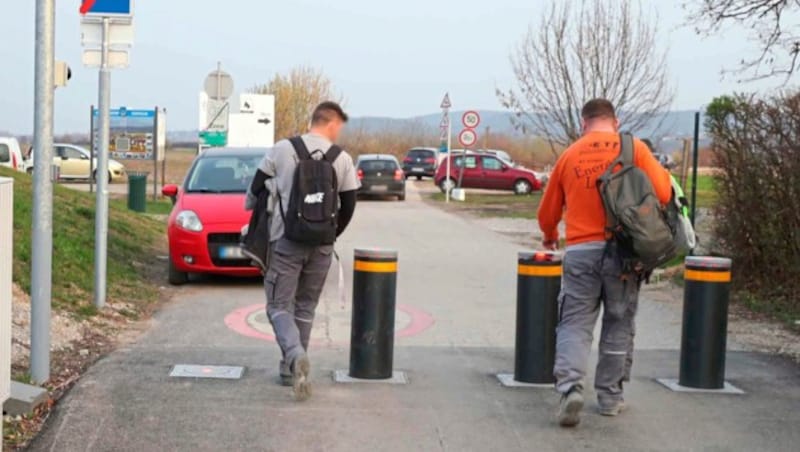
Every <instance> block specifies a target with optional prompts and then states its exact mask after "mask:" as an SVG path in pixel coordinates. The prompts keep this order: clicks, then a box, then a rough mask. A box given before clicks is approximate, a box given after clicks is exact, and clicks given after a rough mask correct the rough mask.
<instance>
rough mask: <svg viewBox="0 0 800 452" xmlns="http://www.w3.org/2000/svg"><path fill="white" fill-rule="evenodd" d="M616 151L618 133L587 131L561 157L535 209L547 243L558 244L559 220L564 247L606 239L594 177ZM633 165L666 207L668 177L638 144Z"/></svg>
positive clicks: (612, 157) (668, 186)
mask: <svg viewBox="0 0 800 452" xmlns="http://www.w3.org/2000/svg"><path fill="white" fill-rule="evenodd" d="M619 151H620V141H619V134H617V133H613V132H589V133H587V134H586V135H584V136H583V137H582V138H581V139H579V140H578V141H576V142H575V143H574V144H573V145H572V146H570V147H569V148H567V150H566V151H564V153H563V154H561V157H560V158H559V159H558V162H556V166H555V168H553V172H552V174H551V175H550V180H549V182H548V183H547V188H546V190H545V193H544V197H543V198H542V202H541V204H540V205H539V214H538V219H539V227H540V228H541V229H542V232H543V233H544V239H545V240H546V241H557V240H558V238H559V237H558V224H559V223H560V222H561V219H562V216H563V218H564V221H565V222H566V225H567V246H569V245H577V244H579V243H586V242H602V241H605V240H606V235H605V228H606V211H605V208H604V207H603V200H602V199H601V198H600V192H599V191H598V189H597V178H598V177H600V176H602V175H603V173H605V171H606V169H608V167H609V165H611V163H612V162H613V161H614V160H615V159H616V158H617V157H618V156H619ZM633 163H634V165H636V166H637V167H639V168H641V169H642V170H643V171H644V172H645V173H646V174H647V176H648V177H649V178H650V181H651V182H652V183H653V188H654V189H655V192H656V196H657V197H658V199H659V200H660V201H661V203H662V204H667V203H668V202H669V200H670V198H671V197H672V182H671V179H670V175H669V172H667V170H666V169H664V167H662V166H661V164H660V163H659V162H658V160H656V158H655V157H654V156H653V154H652V153H651V152H650V149H649V148H648V147H647V145H646V144H644V143H643V142H641V141H639V140H637V139H634V149H633Z"/></svg>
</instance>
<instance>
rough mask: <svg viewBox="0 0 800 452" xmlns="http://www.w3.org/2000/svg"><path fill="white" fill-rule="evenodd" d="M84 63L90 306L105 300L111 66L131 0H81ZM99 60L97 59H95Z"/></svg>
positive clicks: (126, 43) (129, 20)
mask: <svg viewBox="0 0 800 452" xmlns="http://www.w3.org/2000/svg"><path fill="white" fill-rule="evenodd" d="M80 13H81V15H82V16H83V17H82V19H81V31H82V33H81V34H82V38H81V41H82V44H83V46H84V48H86V50H85V55H84V57H83V61H84V64H86V65H87V66H90V67H99V68H100V71H99V77H98V79H99V82H98V94H97V97H98V103H97V104H98V105H97V108H98V118H97V119H98V121H97V123H98V134H97V135H98V140H97V141H98V152H97V170H96V172H97V174H98V175H102V177H97V178H96V179H97V195H96V208H95V212H96V214H95V247H94V248H95V249H94V278H95V280H94V306H95V307H96V308H98V309H100V308H102V307H103V306H105V303H106V264H107V257H108V256H107V245H108V178H107V177H106V176H105V175H106V174H108V159H109V140H110V110H111V68H112V66H113V67H126V66H127V63H128V58H127V52H128V48H129V47H130V46H131V45H132V44H133V0H83V2H82V3H81V7H80ZM98 60H99V61H98Z"/></svg>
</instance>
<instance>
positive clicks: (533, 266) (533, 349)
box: [514, 251, 561, 384]
mask: <svg viewBox="0 0 800 452" xmlns="http://www.w3.org/2000/svg"><path fill="white" fill-rule="evenodd" d="M517 268H518V270H517V337H516V347H515V351H514V380H516V381H518V382H521V383H533V384H548V383H553V382H554V381H555V379H554V377H553V366H554V364H555V356H556V324H557V323H558V293H559V291H560V290H561V255H560V254H559V253H555V252H550V251H539V252H535V253H519V258H518V267H517Z"/></svg>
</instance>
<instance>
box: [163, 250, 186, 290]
mask: <svg viewBox="0 0 800 452" xmlns="http://www.w3.org/2000/svg"><path fill="white" fill-rule="evenodd" d="M168 279H169V283H170V284H172V285H173V286H180V285H183V284H186V283H187V282H189V274H188V273H186V272H182V271H180V270H178V269H177V268H175V264H173V263H172V256H170V257H169V272H168Z"/></svg>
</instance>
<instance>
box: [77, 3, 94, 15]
mask: <svg viewBox="0 0 800 452" xmlns="http://www.w3.org/2000/svg"><path fill="white" fill-rule="evenodd" d="M95 2H97V0H83V3H81V14H86V13H88V12H89V10H90V9H92V7H93V6H94V4H95Z"/></svg>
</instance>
